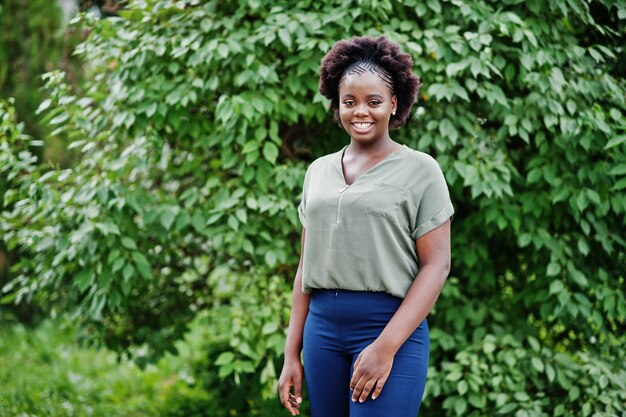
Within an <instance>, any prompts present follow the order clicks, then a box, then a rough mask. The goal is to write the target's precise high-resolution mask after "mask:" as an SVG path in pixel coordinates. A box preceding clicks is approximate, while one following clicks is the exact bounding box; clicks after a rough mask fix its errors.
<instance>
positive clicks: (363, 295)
mask: <svg viewBox="0 0 626 417" xmlns="http://www.w3.org/2000/svg"><path fill="white" fill-rule="evenodd" d="M311 293H312V294H316V295H320V296H325V297H335V298H342V299H348V300H357V299H364V300H371V299H374V300H389V301H395V302H399V303H401V302H402V301H403V299H402V298H399V297H396V296H395V295H391V294H389V293H388V292H385V291H355V290H346V289H343V288H312V289H311Z"/></svg>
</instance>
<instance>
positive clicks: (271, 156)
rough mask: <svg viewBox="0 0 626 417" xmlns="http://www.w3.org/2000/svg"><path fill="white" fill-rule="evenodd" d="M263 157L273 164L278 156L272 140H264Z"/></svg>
mask: <svg viewBox="0 0 626 417" xmlns="http://www.w3.org/2000/svg"><path fill="white" fill-rule="evenodd" d="M263 157H264V158H265V159H266V160H268V161H269V162H271V163H272V164H275V163H276V159H277V158H278V147H277V146H276V145H275V144H274V143H273V142H270V141H266V142H265V143H264V144H263Z"/></svg>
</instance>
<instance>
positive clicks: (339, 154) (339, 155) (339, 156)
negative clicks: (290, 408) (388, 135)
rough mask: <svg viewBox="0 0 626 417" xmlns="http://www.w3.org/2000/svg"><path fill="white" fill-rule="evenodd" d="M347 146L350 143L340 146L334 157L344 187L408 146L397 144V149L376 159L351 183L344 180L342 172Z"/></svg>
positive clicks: (349, 185) (355, 181)
mask: <svg viewBox="0 0 626 417" xmlns="http://www.w3.org/2000/svg"><path fill="white" fill-rule="evenodd" d="M348 146H350V144H347V145H345V146H344V147H343V148H341V149H340V150H339V151H338V152H337V156H336V158H335V167H336V168H337V169H338V171H339V175H341V182H342V183H343V186H344V187H351V186H352V185H354V184H356V183H357V182H358V181H359V180H360V179H361V178H362V177H364V176H365V175H367V174H368V173H369V172H370V171H373V170H374V168H376V167H378V166H379V165H382V163H383V162H385V161H388V160H389V159H392V157H394V156H396V155H398V154H399V153H400V151H401V150H404V149H408V147H407V146H406V145H404V144H402V145H401V146H398V149H396V150H395V151H393V152H391V153H390V154H389V155H387V156H386V157H384V158H383V159H381V160H380V161H378V162H377V163H376V164H375V165H374V166H372V167H370V168H369V169H367V170H366V171H365V172H363V173H362V174H361V175H359V176H358V177H356V178H355V180H354V181H352V184H348V183H347V182H346V178H345V176H344V174H343V155H344V153H345V151H346V148H348Z"/></svg>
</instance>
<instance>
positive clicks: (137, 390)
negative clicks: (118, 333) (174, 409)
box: [0, 322, 178, 417]
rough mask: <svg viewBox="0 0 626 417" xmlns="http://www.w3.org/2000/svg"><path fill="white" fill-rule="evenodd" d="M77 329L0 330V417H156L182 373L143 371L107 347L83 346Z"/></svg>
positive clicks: (155, 369)
mask: <svg viewBox="0 0 626 417" xmlns="http://www.w3.org/2000/svg"><path fill="white" fill-rule="evenodd" d="M73 340H74V330H73V329H71V328H67V327H66V328H65V329H63V328H62V327H60V326H59V325H58V324H55V323H52V322H46V323H43V324H42V325H40V326H38V327H37V328H36V329H27V328H24V327H23V326H21V325H15V324H13V325H11V326H10V327H0V416H1V417H5V416H7V417H8V416H10V417H18V416H19V417H34V416H37V417H43V416H54V417H63V416H68V417H69V416H72V417H73V416H94V417H100V416H102V417H104V416H106V417H110V416H128V417H148V416H157V415H159V414H160V413H159V412H158V408H159V403H161V402H162V399H163V397H164V396H165V395H166V394H167V391H168V389H169V388H170V386H171V385H172V384H173V383H175V382H176V381H178V377H177V375H176V374H175V373H174V374H173V375H168V371H169V370H167V369H163V368H161V367H152V368H148V369H147V370H146V371H143V372H142V371H141V370H139V369H138V368H137V367H136V366H135V365H134V364H133V363H131V362H128V361H126V362H124V361H122V362H118V361H117V360H116V357H115V354H113V353H112V352H110V351H107V350H105V349H93V348H84V347H81V346H79V345H78V344H77V343H76V342H74V341H73Z"/></svg>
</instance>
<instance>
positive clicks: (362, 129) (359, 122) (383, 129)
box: [339, 71, 397, 143]
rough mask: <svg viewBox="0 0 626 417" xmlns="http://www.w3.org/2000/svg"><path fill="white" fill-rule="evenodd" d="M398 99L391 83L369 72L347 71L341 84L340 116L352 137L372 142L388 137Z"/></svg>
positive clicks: (363, 141) (360, 140) (364, 141)
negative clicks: (391, 88) (390, 121)
mask: <svg viewBox="0 0 626 417" xmlns="http://www.w3.org/2000/svg"><path fill="white" fill-rule="evenodd" d="M396 106H397V99H396V96H394V95H392V94H391V90H390V89H389V85H388V84H387V83H385V81H383V79H382V78H381V77H380V76H378V75H376V74H374V73H372V72H370V71H365V72H363V73H361V74H347V75H345V76H344V77H343V79H342V81H341V83H340V84H339V118H340V120H341V124H342V125H343V128H344V129H346V131H347V132H348V134H349V135H350V137H352V139H353V140H356V141H358V142H362V143H372V142H375V141H377V140H379V139H383V140H386V139H388V138H389V119H390V118H391V114H392V113H393V112H395V111H396Z"/></svg>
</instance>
